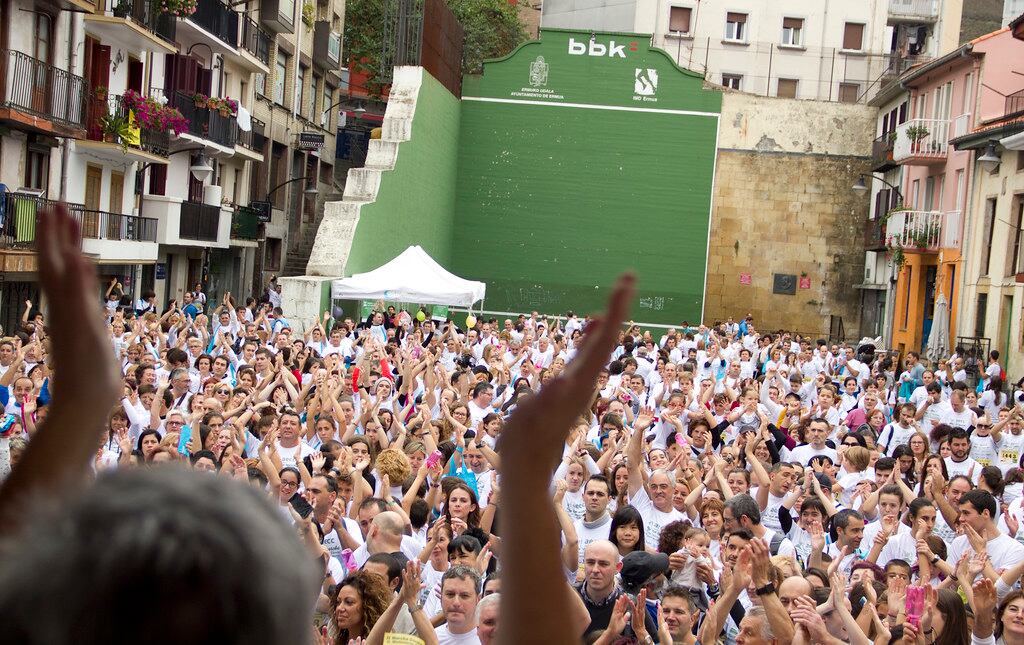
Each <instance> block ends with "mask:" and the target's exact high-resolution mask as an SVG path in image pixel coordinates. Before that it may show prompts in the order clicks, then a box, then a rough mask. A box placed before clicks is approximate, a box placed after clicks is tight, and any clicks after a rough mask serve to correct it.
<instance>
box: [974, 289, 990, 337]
mask: <svg viewBox="0 0 1024 645" xmlns="http://www.w3.org/2000/svg"><path fill="white" fill-rule="evenodd" d="M986 313H988V294H987V293H979V294H978V304H977V305H976V308H975V311H974V335H975V336H984V335H985V314H986Z"/></svg>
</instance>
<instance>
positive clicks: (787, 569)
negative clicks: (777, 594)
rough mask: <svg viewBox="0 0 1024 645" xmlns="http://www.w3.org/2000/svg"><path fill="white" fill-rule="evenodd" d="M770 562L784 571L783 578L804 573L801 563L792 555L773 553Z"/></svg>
mask: <svg viewBox="0 0 1024 645" xmlns="http://www.w3.org/2000/svg"><path fill="white" fill-rule="evenodd" d="M770 562H771V563H772V564H773V565H775V567H776V568H777V569H778V570H779V571H780V572H781V573H782V577H783V579H786V578H789V577H792V576H801V575H803V572H802V571H801V569H800V563H799V562H797V560H796V558H794V557H793V556H791V555H773V556H772V557H771V559H770Z"/></svg>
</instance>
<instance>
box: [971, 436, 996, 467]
mask: <svg viewBox="0 0 1024 645" xmlns="http://www.w3.org/2000/svg"><path fill="white" fill-rule="evenodd" d="M1000 439H1002V437H1000ZM1001 447H1002V442H1001V441H1000V443H998V444H997V443H996V440H995V438H994V437H992V435H986V436H984V437H982V436H980V435H979V434H978V433H974V434H973V435H971V452H970V455H971V459H973V460H974V461H976V462H978V463H979V464H981V465H982V466H991V465H993V464H996V463H999V449H1000V448H1001Z"/></svg>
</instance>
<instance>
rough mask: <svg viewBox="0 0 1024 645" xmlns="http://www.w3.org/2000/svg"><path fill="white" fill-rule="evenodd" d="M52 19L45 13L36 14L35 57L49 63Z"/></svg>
mask: <svg viewBox="0 0 1024 645" xmlns="http://www.w3.org/2000/svg"><path fill="white" fill-rule="evenodd" d="M51 24H52V19H51V18H50V16H48V15H46V14H45V13H39V12H36V13H35V32H36V33H35V49H34V50H33V52H32V53H33V56H35V58H37V59H39V60H41V61H43V62H44V63H49V62H51V61H50V34H51V30H50V26H51Z"/></svg>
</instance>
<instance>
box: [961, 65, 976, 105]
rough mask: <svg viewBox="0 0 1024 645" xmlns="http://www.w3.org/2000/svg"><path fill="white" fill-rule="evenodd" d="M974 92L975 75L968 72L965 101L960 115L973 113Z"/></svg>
mask: <svg viewBox="0 0 1024 645" xmlns="http://www.w3.org/2000/svg"><path fill="white" fill-rule="evenodd" d="M972 92H974V73H973V72H968V73H967V76H965V77H964V101H963V105H962V106H961V107H960V114H970V113H971V93H972Z"/></svg>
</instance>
